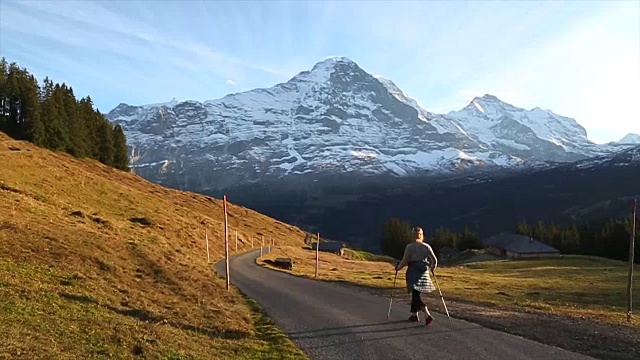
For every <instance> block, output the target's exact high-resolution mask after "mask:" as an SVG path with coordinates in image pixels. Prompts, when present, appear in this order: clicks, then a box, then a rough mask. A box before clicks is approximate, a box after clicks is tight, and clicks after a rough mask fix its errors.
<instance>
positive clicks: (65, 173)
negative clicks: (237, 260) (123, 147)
mask: <svg viewBox="0 0 640 360" xmlns="http://www.w3.org/2000/svg"><path fill="white" fill-rule="evenodd" d="M230 200H232V199H230ZM228 212H229V227H230V229H231V232H230V245H231V246H230V251H231V252H232V253H233V250H234V248H235V236H234V235H235V230H238V233H239V246H238V247H239V249H238V250H239V251H245V250H247V249H249V248H250V247H251V241H250V239H251V237H253V238H254V239H256V240H258V239H259V234H264V236H265V238H266V239H271V238H273V239H276V241H277V242H278V243H279V244H290V245H294V244H298V245H299V244H301V243H302V241H303V239H304V235H305V234H304V233H303V232H302V231H301V230H300V229H298V228H296V227H293V226H289V225H286V224H283V223H280V222H278V221H276V220H274V219H271V218H269V217H266V216H264V215H261V214H258V213H256V212H254V211H251V210H249V209H246V208H243V207H240V206H236V205H233V204H229V205H228ZM133 218H145V219H146V220H149V221H150V224H149V225H145V224H141V223H138V222H134V221H131V219H133ZM222 221H223V217H222V201H220V200H217V199H213V198H210V197H206V196H202V195H198V194H193V193H189V192H181V191H176V190H171V189H167V188H164V187H162V186H159V185H155V184H152V183H150V182H148V181H146V180H144V179H142V178H140V177H138V176H135V175H132V174H128V173H124V172H121V171H118V170H115V169H112V168H109V167H106V166H103V165H101V164H99V163H97V162H95V161H90V160H79V159H75V158H72V157H70V156H67V155H65V154H59V153H54V152H50V151H47V150H43V149H40V148H37V147H35V146H33V145H31V144H29V143H25V142H19V141H13V140H11V139H10V138H8V137H7V136H6V135H4V134H2V133H0V299H2V301H0V359H1V358H12V359H14V358H25V359H35V358H51V359H87V358H105V357H115V358H133V357H136V356H142V357H144V358H153V359H155V358H166V359H187V358H188V359H196V358H198V359H200V358H202V359H224V358H234V359H236V358H245V359H259V358H262V359H268V358H272V359H282V358H304V355H303V354H302V353H301V352H299V351H298V350H297V349H296V348H295V347H294V346H293V345H292V343H291V342H290V341H289V340H287V339H286V337H284V336H282V334H281V333H279V332H278V331H277V329H276V328H275V327H274V326H272V325H271V324H270V323H269V320H268V319H267V318H266V317H265V316H263V314H262V313H261V312H260V310H259V308H258V307H257V305H256V304H255V303H253V302H251V301H249V300H247V299H245V298H244V297H242V296H241V294H240V293H239V292H238V291H236V290H235V289H232V291H230V292H227V291H226V289H225V282H224V280H221V279H220V278H218V277H217V275H215V274H214V273H213V271H212V268H211V265H212V264H213V263H214V262H215V261H217V260H219V259H221V258H223V256H224V251H223V250H224V244H223V240H222V239H223V232H224V229H223V224H222ZM205 229H206V231H207V232H208V235H209V242H210V243H209V245H210V252H211V263H208V262H207V254H206V247H205ZM255 243H256V244H259V242H258V241H255ZM258 246H259V245H258Z"/></svg>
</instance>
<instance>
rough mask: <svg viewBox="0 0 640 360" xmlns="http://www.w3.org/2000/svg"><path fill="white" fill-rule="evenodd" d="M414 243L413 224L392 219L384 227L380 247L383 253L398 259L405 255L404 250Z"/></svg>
mask: <svg viewBox="0 0 640 360" xmlns="http://www.w3.org/2000/svg"><path fill="white" fill-rule="evenodd" d="M411 241H413V239H412V236H411V224H409V223H408V222H406V221H401V220H400V219H397V218H392V219H391V220H389V222H388V223H386V224H385V225H384V230H383V234H382V241H381V243H380V247H381V248H382V251H383V252H384V253H385V254H387V255H389V256H391V257H394V258H396V259H401V258H402V256H403V255H404V248H405V247H406V246H407V244H409V243H410V242H411Z"/></svg>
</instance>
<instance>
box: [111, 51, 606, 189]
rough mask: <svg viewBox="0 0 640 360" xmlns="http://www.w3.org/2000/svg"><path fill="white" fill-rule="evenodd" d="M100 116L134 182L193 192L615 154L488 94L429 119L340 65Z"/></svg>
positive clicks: (549, 115)
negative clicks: (270, 181)
mask: <svg viewBox="0 0 640 360" xmlns="http://www.w3.org/2000/svg"><path fill="white" fill-rule="evenodd" d="M479 108H482V111H480V110H479ZM107 117H108V118H109V119H110V120H111V121H112V122H114V123H116V124H120V125H121V126H122V127H123V128H124V129H125V133H126V135H127V138H128V139H129V145H130V149H131V158H132V162H131V163H132V167H133V168H135V169H136V171H138V172H139V173H140V175H142V176H143V177H146V178H148V179H151V180H152V181H158V182H161V183H163V184H165V185H168V186H172V187H177V188H187V189H191V190H194V191H200V190H203V189H209V188H210V187H211V186H215V187H218V188H223V187H225V186H228V185H229V184H235V183H237V182H252V181H261V180H264V179H266V178H271V177H276V178H281V177H284V176H299V175H303V174H307V173H325V172H334V173H336V172H338V173H354V174H359V175H373V174H383V173H389V174H393V175H394V176H412V175H420V174H422V175H424V174H425V173H430V174H439V173H449V172H457V171H467V170H471V169H477V168H479V167H498V168H505V167H522V166H540V165H544V164H546V163H548V162H566V161H575V160H579V159H583V158H588V157H591V156H595V155H602V154H605V153H608V152H611V151H613V149H614V148H615V149H617V148H618V147H615V146H599V145H596V144H595V143H593V142H591V141H590V140H588V138H587V136H586V130H584V128H583V127H581V126H580V125H579V124H578V123H577V121H575V120H574V119H571V118H568V117H564V116H561V115H557V114H555V113H553V112H551V111H547V110H542V109H539V108H534V109H532V110H525V109H522V108H518V107H515V106H513V105H510V104H507V103H505V102H502V101H501V100H499V99H498V98H497V97H496V96H494V95H489V94H488V95H485V96H484V97H481V98H476V99H474V100H473V101H472V102H471V103H470V104H469V105H467V106H466V107H465V108H463V109H461V110H459V111H455V112H450V113H448V114H436V113H432V112H429V111H428V110H426V109H424V108H422V107H421V106H420V104H419V102H418V101H417V100H415V99H413V98H411V97H410V96H409V95H407V94H406V93H404V92H403V91H402V90H401V89H400V88H399V87H398V86H397V85H395V83H393V82H392V81H391V80H389V79H386V78H384V77H382V76H374V75H371V74H369V73H367V72H366V71H365V70H363V69H362V68H360V67H359V65H358V64H357V63H355V62H354V61H352V60H350V59H348V58H345V57H330V58H327V59H325V60H323V61H320V62H318V63H316V64H315V65H314V66H313V67H312V68H311V69H310V70H306V71H301V72H299V73H298V74H296V75H295V76H293V77H292V78H291V79H290V80H288V81H287V82H284V83H279V84H276V85H274V86H272V87H269V88H259V89H254V90H249V91H244V92H239V93H233V94H228V95H226V96H224V97H222V98H220V99H214V100H206V101H204V102H198V101H192V100H188V101H182V102H180V101H177V100H175V99H173V100H172V101H170V102H168V103H160V104H152V105H143V106H131V105H127V104H121V105H119V106H118V107H116V108H115V109H113V110H112V111H110V112H109V114H108V115H107ZM212 184H215V185H212Z"/></svg>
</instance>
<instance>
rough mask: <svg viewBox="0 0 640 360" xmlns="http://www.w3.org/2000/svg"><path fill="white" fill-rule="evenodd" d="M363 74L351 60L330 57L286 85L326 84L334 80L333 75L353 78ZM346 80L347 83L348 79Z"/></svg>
mask: <svg viewBox="0 0 640 360" xmlns="http://www.w3.org/2000/svg"><path fill="white" fill-rule="evenodd" d="M363 73H365V71H364V70H362V69H361V68H360V67H359V66H358V64H356V63H355V62H354V61H353V60H351V59H349V58H346V57H343V56H332V57H328V58H326V59H324V60H322V61H320V62H318V63H317V64H315V65H314V66H313V67H312V68H311V70H305V71H302V72H300V73H299V74H298V75H296V76H294V77H293V78H291V80H289V81H288V83H296V82H307V83H308V82H312V83H318V84H322V83H326V82H328V81H329V80H330V79H331V78H332V76H333V77H334V78H335V75H334V74H343V75H344V74H346V75H351V76H353V75H355V74H363ZM346 80H347V81H348V80H350V79H346Z"/></svg>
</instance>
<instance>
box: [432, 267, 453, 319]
mask: <svg viewBox="0 0 640 360" xmlns="http://www.w3.org/2000/svg"><path fill="white" fill-rule="evenodd" d="M431 274H433V280H435V282H436V287H437V288H438V292H439V293H440V299H442V305H444V311H445V312H446V313H447V317H448V318H449V320H451V316H449V310H448V309H447V304H445V303H444V296H442V291H440V286H439V285H438V278H437V277H436V273H435V272H434V271H433V269H431Z"/></svg>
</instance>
